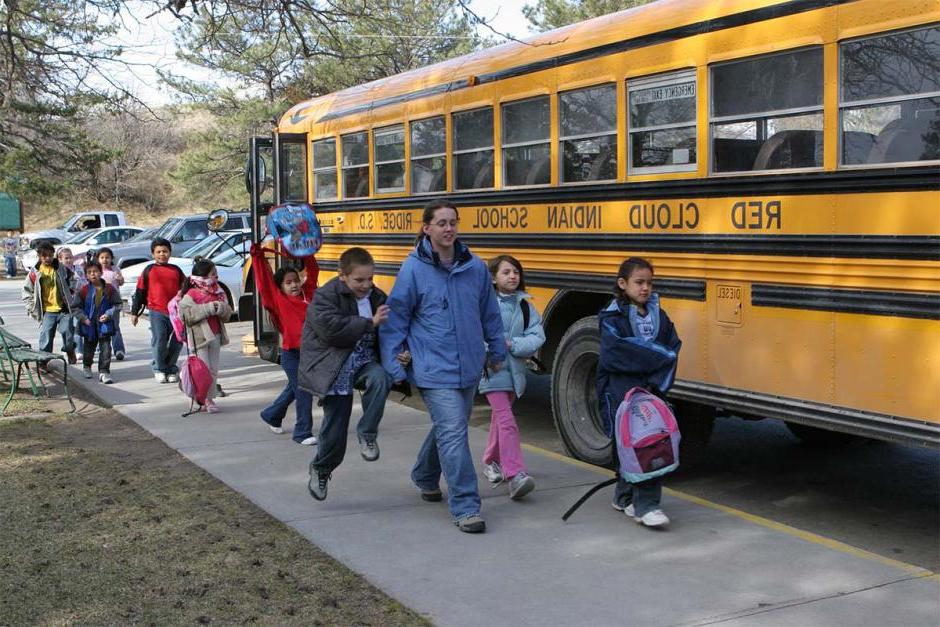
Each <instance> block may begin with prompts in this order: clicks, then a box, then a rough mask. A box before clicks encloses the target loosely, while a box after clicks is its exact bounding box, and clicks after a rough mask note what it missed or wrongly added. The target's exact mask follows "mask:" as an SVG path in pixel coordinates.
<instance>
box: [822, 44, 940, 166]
mask: <svg viewBox="0 0 940 627" xmlns="http://www.w3.org/2000/svg"><path fill="white" fill-rule="evenodd" d="M839 51H840V57H841V61H842V72H841V77H842V78H841V80H842V84H841V85H840V89H839V112H840V114H841V115H840V117H841V124H842V150H841V159H842V163H843V164H844V165H859V164H875V163H899V162H914V161H917V162H919V161H935V160H937V159H940V27H937V26H932V27H929V28H921V29H918V30H912V31H907V32H902V33H893V34H890V35H883V36H880V37H869V38H866V39H860V40H855V41H850V42H845V43H843V44H841V45H840V47H839Z"/></svg>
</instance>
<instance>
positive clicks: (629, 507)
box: [620, 503, 634, 518]
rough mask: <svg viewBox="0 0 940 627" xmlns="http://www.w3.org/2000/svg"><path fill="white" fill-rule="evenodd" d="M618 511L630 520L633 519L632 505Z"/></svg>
mask: <svg viewBox="0 0 940 627" xmlns="http://www.w3.org/2000/svg"><path fill="white" fill-rule="evenodd" d="M620 511H622V512H623V513H624V514H626V515H627V516H629V517H630V518H633V512H634V509H633V503H630V504H629V505H627V506H626V507H624V508H623V509H622V510H620Z"/></svg>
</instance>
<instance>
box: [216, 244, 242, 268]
mask: <svg viewBox="0 0 940 627" xmlns="http://www.w3.org/2000/svg"><path fill="white" fill-rule="evenodd" d="M244 260H245V258H244V257H243V256H242V255H241V253H239V252H238V251H237V250H233V249H231V248H229V247H228V246H226V247H225V250H223V251H221V252H220V253H219V254H218V255H216V256H214V257H213V258H212V263H214V264H215V265H217V266H225V267H227V268H231V267H233V266H237V265H240V264H241V263H242V262H243V261H244Z"/></svg>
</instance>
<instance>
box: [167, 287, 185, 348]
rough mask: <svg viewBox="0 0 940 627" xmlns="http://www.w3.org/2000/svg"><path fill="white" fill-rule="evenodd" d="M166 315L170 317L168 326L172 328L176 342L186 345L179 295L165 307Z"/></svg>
mask: <svg viewBox="0 0 940 627" xmlns="http://www.w3.org/2000/svg"><path fill="white" fill-rule="evenodd" d="M166 310H167V313H168V314H169V317H170V324H171V325H172V326H173V335H175V336H176V341H177V342H179V343H180V344H185V343H186V325H185V324H183V319H182V318H181V317H180V295H179V294H177V295H176V296H174V297H173V298H171V299H170V302H169V304H167V306H166Z"/></svg>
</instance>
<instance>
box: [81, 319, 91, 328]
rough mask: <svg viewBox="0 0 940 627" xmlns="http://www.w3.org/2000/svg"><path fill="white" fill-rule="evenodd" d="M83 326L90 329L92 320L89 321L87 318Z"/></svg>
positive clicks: (83, 321)
mask: <svg viewBox="0 0 940 627" xmlns="http://www.w3.org/2000/svg"><path fill="white" fill-rule="evenodd" d="M82 324H84V325H85V326H86V327H90V326H91V320H89V319H88V318H85V319H84V320H82Z"/></svg>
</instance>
